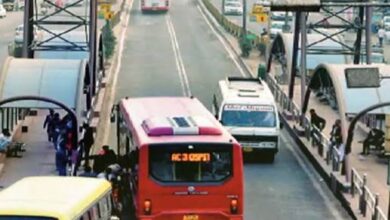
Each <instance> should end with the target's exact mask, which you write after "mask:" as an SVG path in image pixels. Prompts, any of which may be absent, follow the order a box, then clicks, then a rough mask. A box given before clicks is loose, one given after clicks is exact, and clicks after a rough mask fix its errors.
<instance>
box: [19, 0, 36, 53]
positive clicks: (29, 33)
mask: <svg viewBox="0 0 390 220" xmlns="http://www.w3.org/2000/svg"><path fill="white" fill-rule="evenodd" d="M24 6H25V7H24V18H23V39H24V41H23V56H22V57H24V58H33V51H32V48H31V46H32V42H33V38H34V33H33V28H34V24H33V22H34V1H32V0H25V1H24Z"/></svg>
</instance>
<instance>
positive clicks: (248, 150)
mask: <svg viewBox="0 0 390 220" xmlns="http://www.w3.org/2000/svg"><path fill="white" fill-rule="evenodd" d="M242 150H243V151H245V152H252V151H253V149H252V148H251V147H244V148H243V149H242Z"/></svg>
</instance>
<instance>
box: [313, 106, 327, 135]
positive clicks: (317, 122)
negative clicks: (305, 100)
mask: <svg viewBox="0 0 390 220" xmlns="http://www.w3.org/2000/svg"><path fill="white" fill-rule="evenodd" d="M310 123H311V125H314V126H316V127H317V128H318V129H319V130H320V131H322V130H323V129H324V128H325V125H326V121H325V119H323V118H322V117H320V116H319V115H317V113H316V111H315V110H314V109H310Z"/></svg>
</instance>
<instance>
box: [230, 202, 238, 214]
mask: <svg viewBox="0 0 390 220" xmlns="http://www.w3.org/2000/svg"><path fill="white" fill-rule="evenodd" d="M237 211H238V200H237V199H232V200H230V212H231V213H232V214H236V213H237Z"/></svg>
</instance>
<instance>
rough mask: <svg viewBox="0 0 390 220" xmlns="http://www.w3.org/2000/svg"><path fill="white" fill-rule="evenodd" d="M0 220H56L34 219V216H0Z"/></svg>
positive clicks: (47, 218) (49, 219)
mask: <svg viewBox="0 0 390 220" xmlns="http://www.w3.org/2000/svg"><path fill="white" fill-rule="evenodd" d="M0 220H58V219H57V218H51V217H36V216H0Z"/></svg>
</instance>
